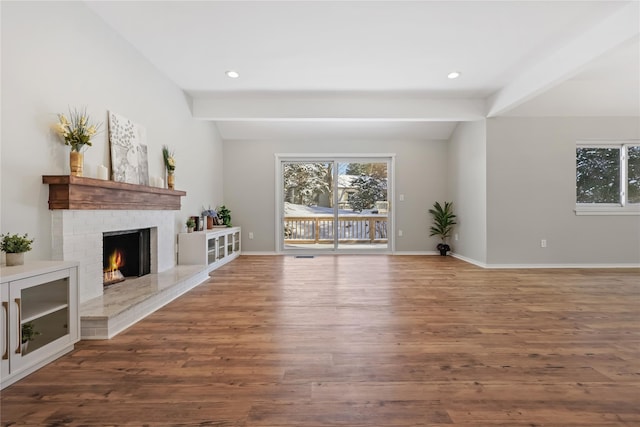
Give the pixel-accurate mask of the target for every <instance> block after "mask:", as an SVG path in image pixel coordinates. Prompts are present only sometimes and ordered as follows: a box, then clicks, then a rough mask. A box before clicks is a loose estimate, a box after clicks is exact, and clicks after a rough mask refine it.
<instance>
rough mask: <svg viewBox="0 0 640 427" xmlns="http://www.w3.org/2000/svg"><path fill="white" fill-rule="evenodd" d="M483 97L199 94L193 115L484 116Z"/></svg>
mask: <svg viewBox="0 0 640 427" xmlns="http://www.w3.org/2000/svg"><path fill="white" fill-rule="evenodd" d="M485 108H486V107H485V102H484V100H483V99H462V98H461V99H457V98H456V99H452V98H442V99H439V98H428V97H419V96H416V95H411V94H408V95H406V96H399V95H394V96H388V95H362V94H354V95H349V94H340V95H291V94H283V95H281V94H278V93H274V94H258V95H247V94H239V95H229V94H225V95H219V94H218V95H203V96H195V97H193V98H192V115H193V117H194V118H198V119H205V120H216V121H222V120H225V121H238V120H242V121H248V120H252V121H282V120H293V121H295V120H305V121H323V120H325V121H329V120H331V121H353V120H358V121H366V120H386V121H469V120H480V119H482V118H484V112H485Z"/></svg>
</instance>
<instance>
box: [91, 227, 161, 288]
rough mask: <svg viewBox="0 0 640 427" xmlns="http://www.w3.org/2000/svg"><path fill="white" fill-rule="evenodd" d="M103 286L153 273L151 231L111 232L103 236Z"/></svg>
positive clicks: (147, 229) (144, 229)
mask: <svg viewBox="0 0 640 427" xmlns="http://www.w3.org/2000/svg"><path fill="white" fill-rule="evenodd" d="M102 265H103V271H104V274H103V285H104V286H109V285H113V284H115V283H118V282H122V281H124V280H125V279H126V278H127V277H140V276H144V275H146V274H149V273H150V272H151V229H149V228H143V229H138V230H123V231H110V232H107V233H103V235H102Z"/></svg>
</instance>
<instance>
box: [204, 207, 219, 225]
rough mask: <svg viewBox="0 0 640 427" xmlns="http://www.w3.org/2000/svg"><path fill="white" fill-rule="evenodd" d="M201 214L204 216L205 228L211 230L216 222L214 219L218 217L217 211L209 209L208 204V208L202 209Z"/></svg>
mask: <svg viewBox="0 0 640 427" xmlns="http://www.w3.org/2000/svg"><path fill="white" fill-rule="evenodd" d="M202 216H203V217H204V218H206V221H207V230H211V229H212V228H213V226H214V225H215V224H216V221H215V220H216V219H217V218H218V212H216V211H215V210H213V209H211V206H209V209H203V211H202Z"/></svg>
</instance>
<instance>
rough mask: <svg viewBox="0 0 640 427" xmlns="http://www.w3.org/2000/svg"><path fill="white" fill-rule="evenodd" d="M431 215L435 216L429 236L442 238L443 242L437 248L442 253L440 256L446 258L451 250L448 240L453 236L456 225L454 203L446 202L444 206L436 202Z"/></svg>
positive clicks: (430, 210) (430, 211)
mask: <svg viewBox="0 0 640 427" xmlns="http://www.w3.org/2000/svg"><path fill="white" fill-rule="evenodd" d="M429 213H430V214H431V215H432V216H433V225H432V226H431V229H430V230H431V234H429V236H438V237H440V239H441V240H442V242H441V243H439V244H438V246H436V248H437V249H438V251H440V255H442V256H445V255H447V252H448V251H450V250H451V247H450V246H449V245H448V244H447V239H448V238H449V236H450V235H451V231H452V230H453V226H454V225H456V221H455V218H456V215H455V214H454V213H453V202H444V206H442V205H441V204H440V203H439V202H435V203H434V204H433V208H432V209H429Z"/></svg>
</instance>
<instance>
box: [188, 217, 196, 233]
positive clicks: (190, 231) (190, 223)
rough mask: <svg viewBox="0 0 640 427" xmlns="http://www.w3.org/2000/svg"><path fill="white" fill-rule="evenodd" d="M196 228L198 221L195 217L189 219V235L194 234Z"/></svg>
mask: <svg viewBox="0 0 640 427" xmlns="http://www.w3.org/2000/svg"><path fill="white" fill-rule="evenodd" d="M195 227H196V221H195V220H194V219H193V217H189V219H188V220H187V233H193V229H194V228H195Z"/></svg>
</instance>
